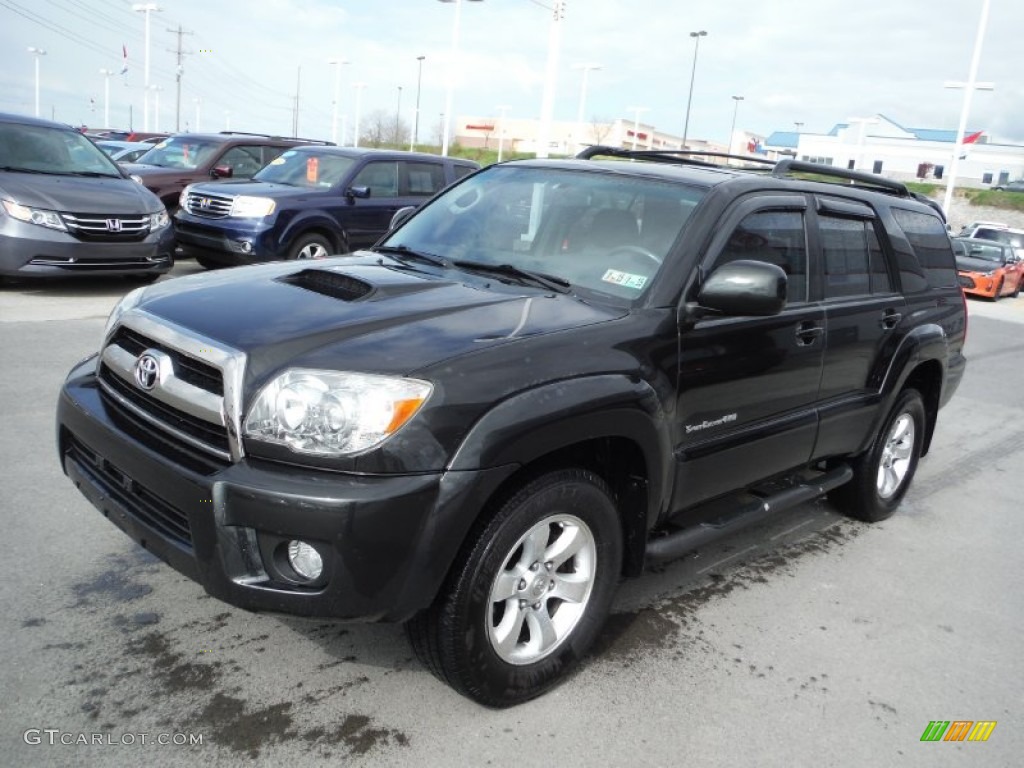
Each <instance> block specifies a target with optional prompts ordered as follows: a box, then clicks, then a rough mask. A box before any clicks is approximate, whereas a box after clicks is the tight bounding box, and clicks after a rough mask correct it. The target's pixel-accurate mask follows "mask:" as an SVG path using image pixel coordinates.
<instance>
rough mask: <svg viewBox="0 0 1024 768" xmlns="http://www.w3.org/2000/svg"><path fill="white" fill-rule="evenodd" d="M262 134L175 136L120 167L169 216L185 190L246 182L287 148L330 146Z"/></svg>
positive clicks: (225, 133) (235, 132)
mask: <svg viewBox="0 0 1024 768" xmlns="http://www.w3.org/2000/svg"><path fill="white" fill-rule="evenodd" d="M330 143H331V142H329V141H317V140H315V139H288V138H282V137H280V136H267V135H265V134H262V133H240V132H237V131H221V132H220V133H179V134H175V135H174V136H170V137H168V138H166V139H164V140H163V141H161V142H160V143H159V144H156V145H154V146H153V149H151V150H149V152H147V153H146V154H144V155H143V156H142V157H140V158H139V160H138V162H136V163H128V164H126V165H125V166H124V168H125V170H126V171H127V172H128V173H129V174H131V177H132V178H133V179H135V180H136V181H137V182H139V183H140V184H142V185H143V186H144V187H146V189H148V190H149V191H150V192H152V193H153V194H155V195H156V196H157V197H159V198H160V199H161V200H162V201H163V204H164V205H165V206H166V208H167V210H168V211H170V212H171V213H172V214H173V213H174V210H175V209H176V208H177V207H178V198H179V196H180V195H181V190H183V189H184V188H185V187H186V185H188V184H191V183H193V182H196V181H209V180H210V179H248V178H250V177H251V176H252V175H253V174H255V173H256V171H258V170H259V169H260V168H262V167H263V166H264V165H266V164H267V163H269V162H270V161H271V160H273V159H274V158H275V157H277V156H278V155H280V154H281V153H282V152H284V151H285V150H286V149H289V148H291V147H297V146H301V145H303V144H321V145H324V144H330Z"/></svg>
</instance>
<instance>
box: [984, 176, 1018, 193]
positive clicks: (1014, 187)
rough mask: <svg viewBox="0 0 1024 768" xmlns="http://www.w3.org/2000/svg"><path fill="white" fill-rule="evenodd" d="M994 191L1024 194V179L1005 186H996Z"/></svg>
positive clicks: (1009, 182) (1010, 182)
mask: <svg viewBox="0 0 1024 768" xmlns="http://www.w3.org/2000/svg"><path fill="white" fill-rule="evenodd" d="M992 189H998V190H1002V191H1004V192H1024V179H1017V180H1016V181H1008V182H1006V183H1005V184H996V185H994V186H993V187H992Z"/></svg>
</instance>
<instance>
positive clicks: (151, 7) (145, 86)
mask: <svg viewBox="0 0 1024 768" xmlns="http://www.w3.org/2000/svg"><path fill="white" fill-rule="evenodd" d="M132 10H133V11H137V12H139V13H142V14H144V15H145V17H146V49H145V64H144V65H143V66H144V69H143V72H144V75H143V83H142V93H143V96H142V130H143V131H148V130H149V14H151V13H153V12H154V11H162V10H163V9H162V8H161V7H160V6H158V5H157V4H156V3H135V4H134V5H133V6H132Z"/></svg>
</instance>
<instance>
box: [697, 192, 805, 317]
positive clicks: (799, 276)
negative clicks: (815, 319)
mask: <svg viewBox="0 0 1024 768" xmlns="http://www.w3.org/2000/svg"><path fill="white" fill-rule="evenodd" d="M740 259H753V260H755V261H767V262H769V263H770V264H777V265H778V266H780V267H782V270H783V271H784V272H785V273H786V275H787V276H788V278H789V281H788V293H787V297H786V300H787V301H788V302H789V303H791V304H792V303H795V302H801V301H807V238H806V236H805V234H804V217H803V213H801V212H800V211H759V212H757V213H752V214H750V215H749V216H746V217H745V218H744V219H743V221H741V222H740V223H739V224H738V225H737V226H736V229H734V230H733V232H732V234H731V235H730V236H729V240H728V242H727V243H726V244H725V247H724V248H723V249H722V252H721V253H720V254H718V258H717V259H715V266H718V265H721V264H725V263H727V262H730V261H738V260H740Z"/></svg>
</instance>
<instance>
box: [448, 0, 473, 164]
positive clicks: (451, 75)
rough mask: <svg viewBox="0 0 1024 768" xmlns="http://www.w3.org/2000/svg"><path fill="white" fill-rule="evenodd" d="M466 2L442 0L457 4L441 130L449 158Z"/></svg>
mask: <svg viewBox="0 0 1024 768" xmlns="http://www.w3.org/2000/svg"><path fill="white" fill-rule="evenodd" d="M465 1H466V0H440V2H442V3H455V21H454V23H453V24H452V54H451V61H449V62H448V92H447V93H446V94H445V97H444V127H443V128H442V129H441V130H442V133H443V135H442V136H441V155H442V156H443V157H447V156H448V135H449V134H450V133H451V130H452V101H453V100H454V98H455V70H456V67H457V66H458V59H459V16H460V15H461V11H462V3H463V2H465ZM468 2H471V3H479V2H482V0H468Z"/></svg>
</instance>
